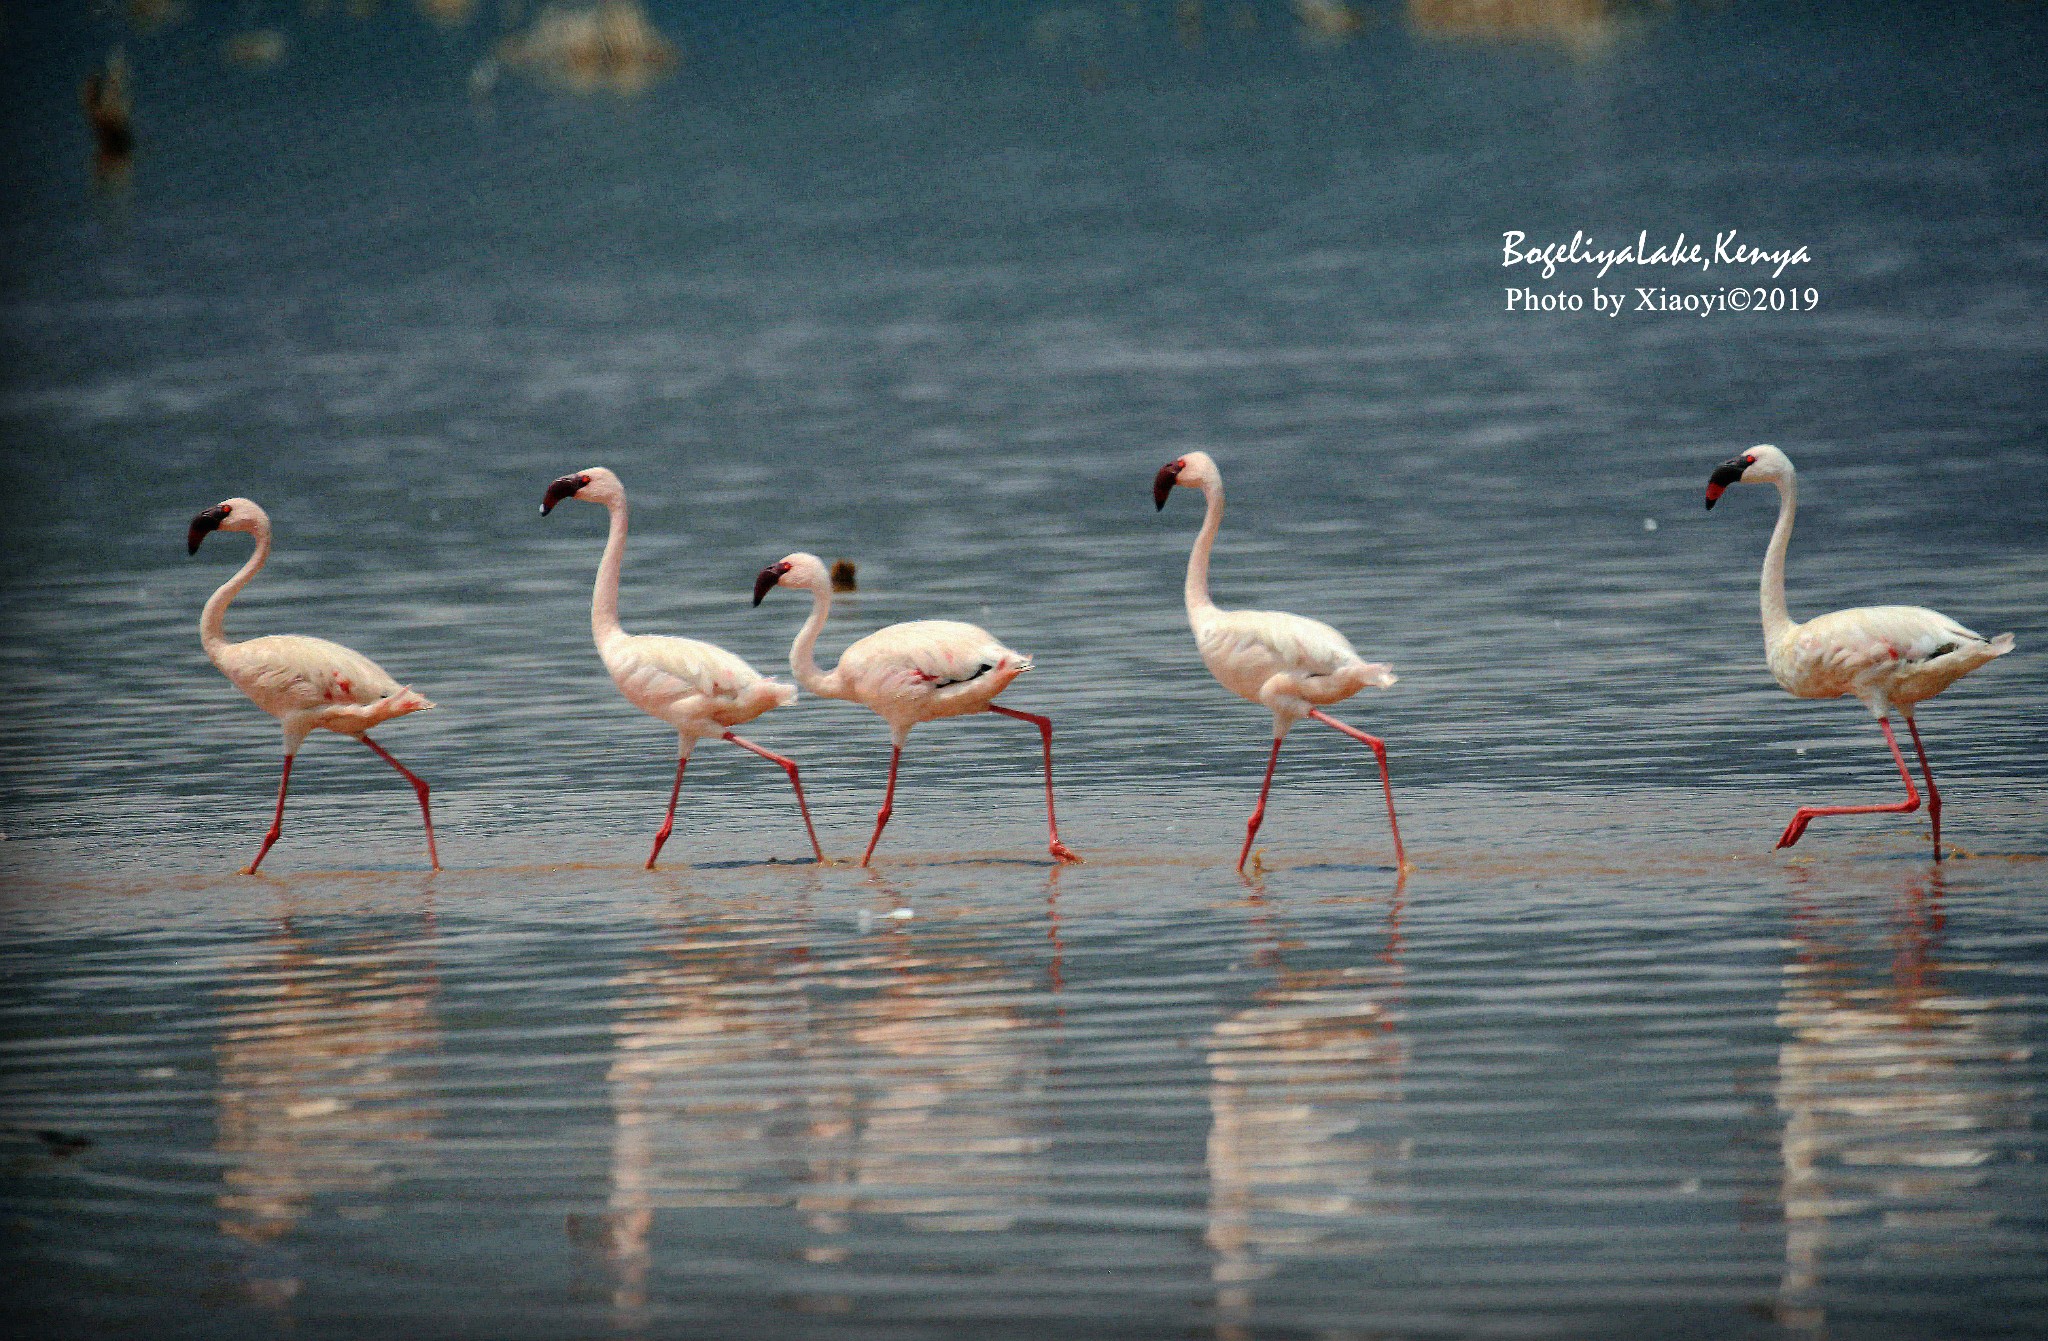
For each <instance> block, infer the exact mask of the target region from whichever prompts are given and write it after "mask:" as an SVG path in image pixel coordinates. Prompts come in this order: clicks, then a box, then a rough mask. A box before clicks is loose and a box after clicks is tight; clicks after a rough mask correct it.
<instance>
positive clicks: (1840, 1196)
mask: <svg viewBox="0 0 2048 1341" xmlns="http://www.w3.org/2000/svg"><path fill="white" fill-rule="evenodd" d="M1798 878H1799V879H1800V881H1801V883H1802V884H1805V885H1810V884H1811V883H1812V882H1811V881H1810V880H1809V879H1808V878H1807V873H1805V872H1800V873H1798ZM1943 894H1944V890H1943V887H1942V881H1941V875H1940V872H1939V871H1938V870H1937V871H1935V872H1933V873H1932V874H1931V875H1930V876H1929V877H1928V878H1927V879H1925V880H1916V881H1915V882H1914V883H1913V884H1911V885H1909V886H1908V887H1907V888H1906V890H1905V892H1904V893H1903V894H1902V895H1901V896H1899V898H1898V900H1897V902H1896V903H1895V904H1894V905H1893V906H1892V907H1890V908H1889V909H1888V910H1886V916H1885V917H1884V919H1883V921H1884V925H1882V926H1879V925H1874V923H1876V922H1877V920H1878V919H1876V918H1875V917H1873V916H1872V910H1871V909H1870V908H1869V906H1868V902H1867V896H1865V895H1840V896H1838V895H1832V894H1829V893H1825V892H1819V891H1812V890H1810V889H1809V890H1804V891H1801V892H1797V893H1795V895H1794V902H1793V908H1792V918H1791V931H1792V943H1793V945H1794V947H1795V949H1794V953H1793V956H1792V958H1791V959H1789V960H1788V961H1787V962H1786V964H1785V969H1784V977H1785V990H1784V994H1783V996H1782V997H1781V998H1780V1002H1779V1007H1778V1024H1779V1027H1780V1028H1782V1029H1784V1030H1785V1031H1786V1035H1787V1037H1786V1040H1785V1042H1784V1044H1783V1045H1782V1046H1781V1047H1780V1049H1779V1052H1778V1076H1777V1085H1776V1099H1777V1107H1778V1110H1779V1112H1780V1113H1782V1114H1783V1116H1784V1124H1785V1125H1784V1129H1783V1132H1782V1135H1781V1138H1780V1154H1781V1157H1782V1168H1781V1173H1780V1180H1781V1181H1780V1201H1781V1205H1782V1210H1783V1215H1784V1223H1785V1271H1784V1277H1783V1280H1782V1282H1781V1284H1780V1287H1779V1292H1778V1298H1777V1300H1776V1305H1775V1307H1776V1312H1777V1315H1778V1320H1779V1321H1780V1322H1781V1323H1782V1324H1784V1325H1785V1326H1786V1327H1788V1328H1790V1329H1792V1330H1793V1331H1794V1332H1795V1333H1799V1334H1806V1335H1812V1336H1821V1335H1824V1334H1825V1333H1826V1331H1827V1312H1826V1310H1827V1303H1828V1297H1829V1292H1828V1290H1827V1287H1826V1277H1827V1275H1828V1273H1829V1271H1830V1269H1831V1268H1833V1269H1835V1270H1836V1271H1838V1272H1839V1273H1841V1274H1844V1275H1847V1274H1850V1273H1851V1272H1853V1271H1855V1270H1856V1269H1857V1268H1858V1267H1859V1266H1860V1265H1862V1264H1863V1263H1866V1262H1869V1261H1872V1260H1879V1261H1882V1260H1898V1259H1904V1258H1911V1257H1916V1256H1923V1255H1928V1254H1937V1253H1938V1254H1944V1255H1948V1256H1956V1255H1966V1256H1975V1257H1981V1258H1982V1259H1983V1260H1985V1261H1986V1262H1987V1263H1988V1262H1990V1261H1992V1260H1994V1254H1995V1252H1996V1249H1997V1238H1998V1228H1997V1225H1998V1218H1999V1212H1998V1210H1997V1209H1996V1208H1997V1206H1998V1205H1999V1201H1998V1200H1997V1199H1994V1198H1992V1197H1989V1196H1987V1195H1986V1191H1987V1189H1989V1188H1992V1187H1995V1186H1996V1184H1997V1183H1998V1182H1999V1181H2000V1180H2001V1177H2002V1175H2001V1173H2000V1168H2001V1165H2004V1164H2007V1163H2010V1162H2011V1161H2012V1159H2013V1158H2014V1157H2015V1154H2016V1152H2017V1151H2018V1150H2019V1149H2020V1148H2022V1147H2024V1146H2025V1144H2026V1143H2027V1137H2028V1122H2029V1114H2030V1110H2031V1108H2032V1107H2033V1092H2032V1090H2031V1089H2030V1088H2028V1087H2027V1086H2026V1085H2025V1084H2024V1083H2023V1082H2022V1080H2021V1077H2022V1076H2023V1074H2024V1068H2025V1063H2026V1058H2027V1052H2026V1048H2025V1046H2024V1040H2023V1038H2022V1037H2021V1036H2020V1034H2021V1031H2020V1024H2019V1021H2018V1019H2017V1018H2016V1017H2015V1016H2014V1015H2013V1014H2012V1012H2011V1004H2010V1003H2008V1002H2001V1001H1997V1000H1991V999H1986V998H1983V997H1976V996H1971V995H1968V994H1967V993H1964V992H1960V991H1957V990H1955V989H1954V988H1953V987H1952V986H1950V985H1948V984H1947V983H1945V982H1944V977H1945V976H1946V975H1948V974H1949V973H1951V972H1952V971H1953V970H1952V968H1951V966H1950V965H1948V964H1945V963H1943V962H1942V957H1941V956H1942V939H1943V935H1944V932H1945V930H1946V919H1945V916H1944V913H1943V910H1942V899H1943ZM2006 1200H2007V1203H2008V1204H2009V1203H2010V1201H2011V1200H2012V1199H2011V1198H2007V1199H2006Z"/></svg>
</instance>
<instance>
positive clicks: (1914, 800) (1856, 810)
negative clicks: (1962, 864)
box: [1778, 717, 1920, 847]
mask: <svg viewBox="0 0 2048 1341" xmlns="http://www.w3.org/2000/svg"><path fill="white" fill-rule="evenodd" d="M1877 724H1878V725H1879V726H1880V727H1883V728H1884V743H1885V744H1887V745H1889V746H1891V747H1892V762H1893V763H1895V764H1897V765H1898V766H1899V776H1900V777H1901V778H1903V779H1904V780H1905V783H1906V799H1905V800H1903V801H1893V802H1891V803H1890V804H1888V805H1881V806H1801V807H1799V810H1798V812H1797V813H1796V814H1794V815H1793V816H1792V822H1791V823H1790V824H1788V825H1786V826H1785V833H1784V836H1783V837H1781V838H1780V839H1778V846H1779V847H1790V846H1792V845H1793V844H1794V843H1796V842H1798V841H1799V835H1801V834H1803V833H1805V832H1806V825H1807V822H1808V821H1809V820H1814V819H1818V818H1820V817H1821V816H1822V815H1877V814H1908V813H1910V812H1912V811H1915V810H1918V809H1919V808H1920V793H1919V791H1918V790H1916V789H1915V788H1914V786H1913V775H1912V774H1911V773H1909V772H1907V771H1906V756H1905V755H1903V754H1901V753H1899V741H1898V737H1896V736H1894V735H1893V734H1892V723H1891V719H1890V718H1889V717H1880V718H1878V719H1877Z"/></svg>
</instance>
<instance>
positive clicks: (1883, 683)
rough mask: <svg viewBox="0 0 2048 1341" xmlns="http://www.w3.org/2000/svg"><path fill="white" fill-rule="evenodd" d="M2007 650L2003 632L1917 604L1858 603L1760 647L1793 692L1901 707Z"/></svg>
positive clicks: (2008, 642) (1794, 627) (1783, 684)
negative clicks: (1989, 632)
mask: <svg viewBox="0 0 2048 1341" xmlns="http://www.w3.org/2000/svg"><path fill="white" fill-rule="evenodd" d="M2011 650H2012V635H2011V634H2010V633H2004V634H2000V635H1999V636H1998V637H1996V638H1986V637H1984V636H1983V635H1982V634H1980V633H1976V632H1973V631H1972V630H1970V629H1966V628H1964V627H1963V626H1962V625H1961V624H1958V623H1956V621H1954V620H1953V619H1950V618H1949V617H1948V616H1947V615H1944V614H1942V613H1941V612H1940V611H1939V610H1929V609H1928V608H1927V607H1926V606H1923V605H1865V606H1858V607H1857V608H1855V609H1852V610H1837V611H1835V612H1834V613H1832V614H1826V615H1817V616H1815V617H1814V618H1812V619H1809V620H1807V621H1806V622H1805V623H1804V624H1795V625H1792V626H1791V627H1790V628H1788V629H1786V630H1785V631H1784V632H1783V633H1782V634H1781V635H1779V636H1778V637H1777V638H1775V639H1771V640H1768V641H1767V643H1766V645H1765V648H1764V655H1765V657H1766V659H1767V660H1768V661H1769V663H1770V667H1771V678H1772V679H1774V680H1776V681H1777V682H1778V684H1779V686H1780V687H1781V688H1783V689H1784V690H1785V691H1786V692H1788V693H1790V694H1793V695H1796V696H1797V697H1799V698H1840V697H1842V696H1843V695H1844V694H1848V695H1852V696H1854V697H1855V698H1857V699H1860V700H1862V701H1863V702H1864V703H1867V704H1885V703H1889V704H1891V705H1892V706H1894V707H1896V708H1898V709H1899V710H1900V711H1901V712H1904V711H1905V710H1907V709H1909V708H1911V707H1912V706H1913V705H1914V704H1916V703H1920V702H1924V701H1925V700H1927V699H1930V698H1933V697H1934V696H1935V695H1936V694H1939V693H1940V692H1941V691H1942V690H1944V689H1946V688H1948V687H1949V686H1950V685H1952V684H1954V683H1955V682H1956V681H1957V680H1960V679H1961V678H1962V677H1963V676H1965V675H1968V674H1969V673H1970V672H1971V671H1973V670H1976V669H1977V668H1978V667H1979V666H1982V665H1983V664H1985V663H1986V662H1988V661H1991V660H1994V659H1996V658H1998V657H2002V656H2004V655H2005V654H2006V653H2007V652H2010V651H2011ZM1873 711H1877V709H1876V708H1873ZM1879 715H1880V716H1881V715H1882V713H1881V712H1880V713H1879Z"/></svg>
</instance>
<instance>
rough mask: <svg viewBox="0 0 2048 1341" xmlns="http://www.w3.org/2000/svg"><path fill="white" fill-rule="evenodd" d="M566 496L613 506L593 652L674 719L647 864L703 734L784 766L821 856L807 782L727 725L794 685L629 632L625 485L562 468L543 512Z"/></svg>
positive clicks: (700, 647) (617, 678) (648, 707)
mask: <svg viewBox="0 0 2048 1341" xmlns="http://www.w3.org/2000/svg"><path fill="white" fill-rule="evenodd" d="M565 498H580V499H582V500H583V501H584V502H586V503H596V504H598V505H599V506H601V507H603V508H604V509H605V510H606V511H607V512H609V513H610V514H611V531H610V533H609V534H608V535H607V536H606V538H605V544H604V557H603V558H602V559H600V560H598V564H597V586H596V589H595V590H594V591H593V592H592V593H591V597H590V633H591V637H592V638H594V639H595V640H596V642H597V654H598V656H600V657H601V658H603V659H604V667H605V669H606V670H608V671H610V672H611V675H612V683H613V684H616V685H617V686H618V687H619V692H620V693H621V694H624V695H625V696H626V701H627V702H628V703H631V704H632V705H633V706H634V707H636V708H638V709H640V711H642V712H644V713H646V714H647V715H648V716H650V717H656V718H659V719H660V720H662V721H664V722H667V723H668V724H669V725H670V726H672V727H674V728H675V729H676V736H677V738H678V740H679V742H680V745H679V751H680V752H679V753H678V754H677V756H676V781H675V785H674V786H673V787H671V788H670V789H669V793H668V814H667V815H666V816H665V817H664V818H663V819H662V821H661V831H660V832H659V833H657V834H655V835H654V850H653V851H651V852H649V853H648V854H647V869H648V870H650V871H651V870H653V869H654V862H655V859H656V858H657V857H659V856H660V855H661V848H662V844H664V843H666V842H668V836H669V834H670V833H671V832H673V831H674V829H675V826H676V801H677V799H678V798H679V797H680V796H681V795H682V791H683V768H684V766H685V765H687V764H688V763H689V762H690V751H691V750H692V749H693V748H694V747H695V746H696V744H697V742H698V741H699V740H702V739H703V738H704V737H706V736H717V737H718V738H719V739H720V740H728V741H731V742H732V743H733V744H735V745H737V746H739V747H740V748H741V749H743V750H747V751H749V752H751V753H753V754H758V755H760V756H761V757H762V758H763V759H766V760H768V761H769V762H770V763H773V764H777V765H779V766H780V767H781V769H782V771H783V772H785V773H787V774H789V785H790V786H791V787H793V788H795V789H796V808H797V813H798V814H800V815H802V816H803V819H804V832H805V833H806V834H808V835H810V839H811V852H812V853H813V854H814V855H815V856H816V857H817V859H818V860H819V861H821V862H822V861H823V860H825V851H824V849H823V848H821V847H819V846H818V831H817V830H816V829H815V828H813V827H811V808H810V807H809V806H808V805H806V804H804V784H803V782H802V781H801V780H800V779H799V778H798V777H797V769H796V761H795V760H792V759H785V758H783V757H782V756H781V755H779V754H776V753H774V752H773V751H771V750H764V749H762V748H761V747H760V746H759V745H756V744H755V743H754V742H753V741H751V740H744V739H742V738H741V737H739V736H737V735H734V734H733V731H732V728H733V727H736V726H743V725H745V724H746V723H748V722H751V721H753V720H754V719H755V718H756V717H759V716H760V715H761V714H762V713H764V712H767V711H768V710H769V709H771V708H782V707H787V706H788V705H789V704H792V703H794V702H796V690H794V689H792V688H790V687H789V686H788V685H786V684H782V683H780V682H779V681H776V680H771V679H769V678H767V677H766V676H764V675H762V674H761V673H760V672H759V671H757V670H755V669H754V668H753V667H752V666H749V665H748V664H747V663H746V662H744V661H742V660H740V659H739V658H738V657H736V656H734V655H733V654H732V653H730V652H728V651H726V650H725V649H724V648H722V647H714V646H712V645H711V644H710V643H700V642H697V641H696V640H695V639H692V638H668V637H663V636H661V635H658V634H649V633H642V634H633V633H628V632H626V631H625V629H623V628H621V627H620V626H619V571H620V569H621V568H622V567H624V565H625V561H626V486H625V485H623V484H621V483H619V477H618V476H617V475H614V474H612V472H611V471H609V470H606V469H605V468H604V467H603V466H592V467H591V468H590V469H588V470H579V471H577V472H576V473H575V474H573V475H564V476H562V477H561V478H560V479H558V480H556V481H554V482H553V483H552V484H550V485H548V489H547V493H546V494H545V495H544V496H543V497H542V498H541V504H540V515H541V516H543V517H545V516H547V515H548V514H549V513H550V512H553V511H554V510H555V504H557V503H559V502H561V501H562V500H563V499H565Z"/></svg>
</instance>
